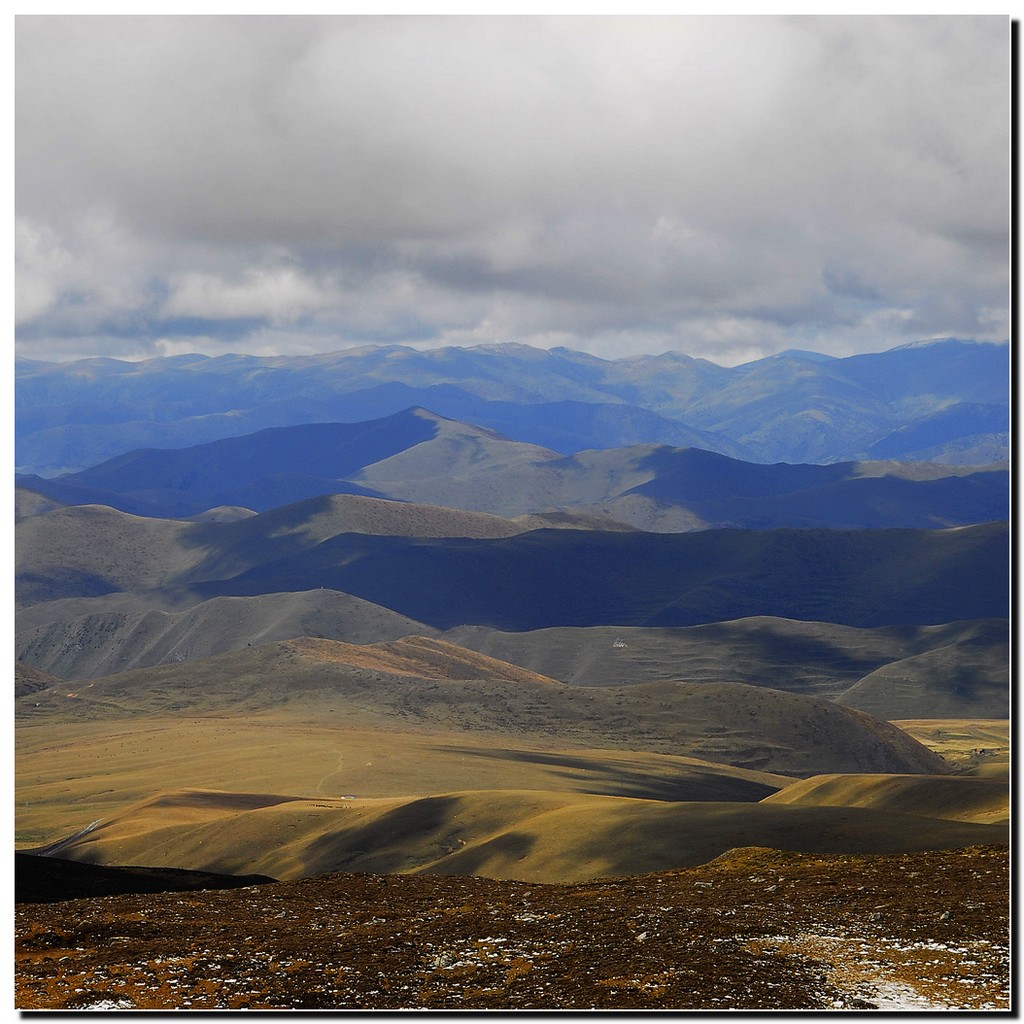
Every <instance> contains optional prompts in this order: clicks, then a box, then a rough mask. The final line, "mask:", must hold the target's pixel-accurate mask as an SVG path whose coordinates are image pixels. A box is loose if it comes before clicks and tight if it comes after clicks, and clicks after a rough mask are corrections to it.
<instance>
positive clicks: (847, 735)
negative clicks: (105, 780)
mask: <svg viewBox="0 0 1024 1024" xmlns="http://www.w3.org/2000/svg"><path fill="white" fill-rule="evenodd" d="M324 708H328V709H331V717H333V716H334V715H338V716H340V717H339V718H337V719H336V720H337V721H339V723H341V722H344V723H345V724H349V725H360V726H362V727H371V726H373V727H377V728H391V727H395V726H405V725H410V726H414V727H415V728H425V729H430V730H433V731H435V732H450V733H455V734H457V735H461V734H463V733H468V734H479V733H484V734H487V735H502V734H504V735H509V736H513V737H518V738H519V740H520V741H523V740H527V739H529V740H531V741H532V742H534V743H536V742H541V743H543V744H550V745H552V746H557V745H559V744H570V745H576V746H585V747H597V746H600V747H608V748H624V749H632V750H644V751H648V752H652V753H666V754H676V755H685V756H688V757H694V758H699V759H702V760H707V761H715V762H720V763H725V764H731V765H735V766H738V767H742V768H747V769H754V770H760V771H769V772H775V773H780V774H787V775H809V774H820V773H822V772H826V771H840V772H851V771H880V772H894V771H897V772H907V771H909V772H936V771H938V772H942V771H945V770H947V769H946V766H945V764H944V762H943V761H942V760H941V758H939V757H937V756H936V755H934V754H932V753H931V752H930V751H928V750H927V749H926V748H924V747H923V746H921V745H920V744H919V743H917V742H916V741H914V740H911V739H910V738H909V737H908V736H907V735H906V734H905V733H903V732H902V731H901V730H899V729H897V728H895V727H894V726H891V725H889V724H888V723H885V722H882V721H880V720H878V719H874V718H872V717H871V716H869V715H866V714H864V713H863V712H859V711H855V710H852V709H847V708H843V707H840V706H838V705H836V704H834V703H831V702H828V701H823V700H819V699H817V698H813V697H805V696H800V695H797V694H788V693H782V692H780V691H775V690H769V689H765V688H759V687H751V686H746V685H743V684H738V683H736V684H730V683H719V684H712V683H684V682H661V683H642V684H636V685H632V686H625V687H605V688H594V687H574V686H568V685H566V684H563V683H559V682H557V681H555V680H553V679H549V678H547V677H544V676H539V675H537V674H535V673H532V672H530V671H528V670H526V669H522V668H519V667H518V666H513V665H510V664H508V663H506V662H500V661H496V660H495V659H492V658H489V657H487V656H485V655H481V654H478V653H476V652H473V651H468V650H466V649H465V648H460V647H457V646H455V645H453V644H449V643H446V642H444V641H441V640H433V639H429V638H417V637H407V638H404V639H402V640H397V641H393V642H389V643H385V644H371V645H368V646H356V645H351V644H343V643H338V642H335V641H330V640H315V639H308V638H307V639H301V640H293V641H284V642H281V643H274V644H267V645H265V646H263V647H258V648H247V649H245V650H244V651H237V652H231V653H227V654H221V655H217V656H215V657H212V658H206V659H200V660H197V661H191V662H184V663H181V664H174V665H163V666H158V667H155V668H148V669H139V670H135V671H132V672H126V673H122V674H119V675H115V676H107V677H103V678H99V679H95V680H93V681H91V682H90V683H88V684H86V685H84V686H78V687H76V689H75V691H74V694H73V697H70V698H69V697H68V696H67V695H66V693H65V692H64V691H63V690H60V691H52V692H51V691H47V690H43V691H40V692H39V694H38V695H37V697H36V699H35V700H33V702H32V706H31V707H27V706H25V705H24V704H23V705H22V706H21V707H20V708H19V720H20V721H22V722H24V723H26V724H31V723H32V722H34V721H46V720H60V719H62V718H63V717H64V716H67V715H71V716H73V718H74V720H76V721H79V722H83V721H87V720H89V719H97V718H99V719H107V718H109V719H111V720H115V719H122V720H123V719H125V718H136V717H138V716H147V715H163V714H167V713H173V714H176V715H182V716H185V717H198V716H204V715H211V714H220V715H226V714H229V715H232V716H245V715H252V714H263V713H268V714H272V715H273V714H277V713H279V712H285V711H287V712H288V713H291V712H292V711H295V710H297V709H301V710H302V711H303V712H304V713H316V714H322V713H323V709H324Z"/></svg>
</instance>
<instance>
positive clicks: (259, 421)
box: [15, 339, 1009, 476]
mask: <svg viewBox="0 0 1024 1024" xmlns="http://www.w3.org/2000/svg"><path fill="white" fill-rule="evenodd" d="M15 397H16V410H17V413H16V414H17V419H16V446H17V451H16V457H15V461H16V465H17V466H18V467H19V471H20V472H23V473H38V474H41V475H43V476H52V475H55V474H57V473H60V472H67V471H75V470H80V469H84V468H86V467H89V466H93V465H96V464H97V463H99V462H102V461H104V460H105V459H108V458H111V457H113V456H116V455H119V454H123V453H125V452H128V451H131V450H133V449H136V448H139V447H159V448H177V447H186V446H189V445H194V444H198V443H203V442H208V441H212V440H217V439H220V438H226V437H233V436H238V435H241V434H247V433H252V432H254V431H257V430H259V429H262V428H265V427H277V426H289V425H296V424H303V423H331V422H335V423H337V422H361V421H367V420H372V419H378V418H381V417H384V416H388V415H391V414H394V413H396V412H400V411H402V410H403V409H407V408H409V407H411V406H422V407H424V408H427V409H430V410H432V411H433V412H435V413H437V414H439V415H441V416H445V417H448V418H452V419H457V420H464V421H468V422H471V423H475V424H477V425H479V426H482V427H486V428H490V429H493V430H497V431H499V432H501V433H502V434H504V435H506V436H508V437H510V438H512V439H514V440H518V441H522V442H526V443H530V444H535V445H539V446H541V447H545V448H550V449H552V450H554V451H557V452H559V453H560V454H565V455H568V454H574V453H576V452H579V451H585V450H589V449H595V448H619V447H627V446H631V445H636V444H655V445H670V446H673V447H698V448H702V449H705V450H708V451H714V452H719V453H721V454H724V455H729V456H731V457H734V458H738V459H743V460H747V461H753V462H765V463H772V462H816V463H829V462H842V461H854V460H862V459H901V460H904V461H937V462H944V463H949V464H962V465H983V464H987V463H992V462H998V461H1000V460H1002V459H1005V458H1006V457H1007V451H1008V448H1007V445H1008V432H1009V349H1008V347H1007V346H1006V345H991V344H977V343H973V342H964V341H958V340H955V339H945V340H940V341H934V342H929V343H926V344H915V345H910V346H904V347H902V348H897V349H892V350H889V351H887V352H879V353H873V354H868V355H859V356H851V357H848V358H845V359H835V358H831V357H827V356H821V355H818V354H814V353H807V352H795V351H792V352H783V353H780V354H779V355H775V356H770V357H768V358H767V359H762V360H758V361H757V362H753V363H748V364H746V365H743V366H737V367H732V368H728V367H722V366H718V365H716V364H714V363H710V362H708V361H706V360H701V359H692V358H690V357H689V356H685V355H682V354H680V353H674V352H670V353H665V354H663V355H659V356H638V357H632V358H627V359H618V360H606V359H599V358H597V357H595V356H591V355H586V354H584V353H580V352H574V351H571V350H569V349H552V350H550V351H543V350H538V349H532V348H529V347H527V346H523V345H490V346H488V345H484V346H478V347H476V348H466V349H460V348H446V349H438V350H433V351H425V352H420V351H417V350H415V349H412V348H404V347H401V346H397V345H396V346H374V347H367V348H362V349H352V350H347V351H343V352H338V353H333V354H329V355H319V356H299V357H255V356H219V357H216V358H208V357H205V356H201V355H188V356H174V357H167V358H161V359H149V360H144V361H141V362H124V361H119V360H114V359H100V358H97V359H85V360H79V361H76V362H71V363H59V364H57V363H40V362H37V361H33V360H24V359H19V360H18V361H17V367H16V378H15Z"/></svg>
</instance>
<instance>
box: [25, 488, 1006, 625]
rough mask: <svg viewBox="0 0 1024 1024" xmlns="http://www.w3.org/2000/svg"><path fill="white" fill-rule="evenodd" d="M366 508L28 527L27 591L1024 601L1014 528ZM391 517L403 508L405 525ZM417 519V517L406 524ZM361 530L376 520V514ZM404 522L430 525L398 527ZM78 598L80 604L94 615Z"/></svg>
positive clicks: (604, 613)
mask: <svg viewBox="0 0 1024 1024" xmlns="http://www.w3.org/2000/svg"><path fill="white" fill-rule="evenodd" d="M351 504H352V503H351V502H342V503H341V504H339V503H338V502H337V501H335V500H333V499H327V498H325V499H323V500H321V501H314V502H312V503H310V504H306V505H304V506H301V507H298V508H297V507H294V506H292V507H290V508H285V509H280V510H276V511H274V512H272V513H268V514H266V515H264V516H253V517H249V518H245V519H240V520H235V521H228V522H218V523H189V522H180V521H170V520H156V519H148V518H142V517H136V516H131V515H128V514H125V513H122V512H117V511H114V510H113V509H109V508H105V507H99V506H95V507H93V506H75V507H69V508H62V509H57V510H55V511H53V512H49V513H46V514H43V515H37V516H32V517H30V518H28V519H25V520H22V521H21V522H20V523H18V524H17V526H16V531H15V538H16V545H15V548H16V570H17V579H16V600H17V602H18V604H19V606H21V607H25V606H27V605H32V604H41V603H44V602H52V601H57V600H61V599H66V598H85V597H96V596H102V595H109V594H114V593H116V592H120V591H133V592H139V593H143V594H152V593H153V592H154V591H159V592H161V593H163V594H167V595H170V594H172V593H174V592H175V591H177V592H184V593H185V595H186V596H182V597H178V598H177V599H176V601H177V604H178V606H179V607H180V606H181V605H182V604H183V603H184V604H186V605H187V604H195V603H198V602H199V601H201V600H206V599H210V598H213V597H222V596H236V597H240V596H256V595H259V594H266V593H284V592H297V591H307V590H314V589H318V588H320V587H324V588H326V589H330V590H337V591H341V592H343V593H349V594H353V595H355V596H357V597H361V598H363V599H364V600H366V601H370V602H371V603H373V604H377V605H381V606H383V607H385V608H389V609H391V610H392V611H395V612H398V613H399V614H401V615H404V616H406V617H408V618H411V619H414V620H416V621H418V622H425V623H427V624H428V625H430V626H432V627H434V628H437V629H447V628H451V627H453V626H457V625H463V624H474V625H486V626H491V627H494V628H497V629H504V630H532V629H540V628H544V627H548V626H555V625H564V626H591V625H621V626H628V625H633V626H681V625H696V624H698V623H701V622H715V621H721V620H728V619H736V618H745V617H748V616H754V615H771V616H777V617H782V618H792V619H807V620H818V621H831V622H838V623H842V624H846V625H854V626H880V625H893V624H914V625H926V624H937V623H943V622H952V621H956V620H965V619H975V618H992V617H996V618H999V617H1004V616H1005V614H1006V610H1007V607H1008V600H1009V590H1008V587H1009V582H1008V563H1007V560H1006V554H1007V543H1008V538H1007V527H1006V525H1005V524H998V523H994V524H986V525H981V526H971V527H963V528H958V529H950V530H857V531H840V530H760V531H750V530H707V531H703V532H700V533H689V534H653V533H645V532H639V531H632V532H630V531H623V530H622V529H621V527H620V528H619V529H618V530H579V529H551V528H545V529H529V527H530V526H531V525H536V522H537V521H529V520H527V521H521V522H519V523H516V524H513V526H512V527H511V529H513V530H518V531H524V530H525V532H518V533H515V534H514V535H512V536H494V534H495V533H499V534H500V533H508V532H509V530H510V527H509V525H508V524H507V523H501V522H498V523H495V522H494V520H493V519H486V520H480V519H478V518H473V517H464V516H461V515H460V514H459V513H454V514H449V513H443V512H437V511H436V510H435V511H434V512H429V513H428V512H424V511H423V510H416V509H409V510H408V511H407V512H406V511H405V510H404V509H403V508H402V507H401V506H397V507H396V506H386V505H375V506H374V507H373V509H371V510H369V513H368V514H371V515H372V516H376V517H377V521H378V522H379V523H380V526H379V529H380V530H381V532H380V533H377V534H374V533H366V532H341V533H333V531H334V530H336V529H341V530H345V528H346V527H345V523H346V522H351V520H350V519H349V518H348V517H349V515H350V513H351V512H352V508H351V507H350V506H351ZM358 507H359V508H360V509H361V510H362V512H366V511H367V510H366V508H365V506H358ZM385 512H386V513H387V515H388V516H390V515H391V513H394V516H392V517H391V521H390V522H387V521H386V517H384V513H385ZM406 515H408V517H409V521H410V525H402V524H403V521H404V520H403V517H404V516H406ZM382 517H384V518H382ZM416 522H418V523H419V524H420V525H419V526H415V525H411V524H413V523H416ZM539 522H540V523H542V524H544V525H546V523H547V521H546V520H543V519H542V520H540V521H539ZM363 523H364V524H365V519H364V520H363ZM353 525H355V526H356V528H359V522H358V519H357V521H356V522H354V523H353ZM563 525H573V524H572V521H570V523H569V524H563ZM362 528H363V529H367V527H366V526H365V525H363V527H362ZM397 529H406V530H408V531H409V533H410V534H415V533H416V532H419V533H420V534H421V535H420V536H415V535H413V536H410V535H395V534H394V533H392V532H391V531H392V530H397ZM467 533H468V534H470V536H465V534H467ZM431 534H434V535H431ZM436 534H440V536H437V535H436ZM481 534H482V536H481ZM170 600H171V599H170V597H168V601H170ZM77 607H78V610H77V611H75V612H74V613H73V614H76V615H78V614H83V610H82V608H81V606H80V605H79V606H77ZM36 624H40V623H39V622H38V621H37V622H36Z"/></svg>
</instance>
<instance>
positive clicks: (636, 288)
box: [14, 15, 1010, 365]
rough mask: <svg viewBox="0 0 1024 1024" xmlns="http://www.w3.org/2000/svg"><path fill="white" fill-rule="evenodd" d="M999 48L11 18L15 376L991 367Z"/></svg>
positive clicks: (863, 33) (933, 24)
mask: <svg viewBox="0 0 1024 1024" xmlns="http://www.w3.org/2000/svg"><path fill="white" fill-rule="evenodd" d="M1009 32H1010V29H1009V21H1008V19H1007V18H1006V17H998V16H993V17H970V18H968V17H953V16H938V17H922V16H906V17H886V16H865V17H781V16H768V17H763V18H758V17H753V16H737V17H718V18H715V17H698V16H680V17H667V16H662V17H625V16H618V17H583V16H575V17H538V16H528V17H497V16H479V17H461V16H451V17H448V16H428V17H417V16H390V17H365V16H337V17H305V16H302V17H268V16H250V17H244V16H241V17H240V16H212V17H201V16H192V15H190V16H182V17H157V16H136V17H124V16H91V17H75V16H21V17H19V18H17V19H16V25H15V53H16V63H15V136H16V140H15V142H16V145H15V191H16V213H15V224H14V228H15V236H16V246H15V277H16V288H15V307H16V308H15V312H16V320H17V328H16V348H17V352H18V354H19V355H23V356H26V357H29V358H36V359H47V360H65V359H72V358H79V357H83V356H96V355H105V356H113V357H116V358H126V359H140V358H145V357H149V356H156V355H177V354H182V353H190V352H204V353H207V354H210V355H218V354H221V353H225V352H244V353H250V354H254V355H272V354H273V355H281V354H285V355H287V354H307V353H313V352H329V351H336V350H340V349H344V348H349V347H352V346H356V345H364V344H368V343H382V344H411V345H415V346H417V347H421V348H434V347H440V346H445V345H459V346H466V345H477V344H484V343H501V342H518V343H523V344H528V345H534V346H537V347H540V348H551V347H554V346H566V347H569V348H575V349H579V350H582V351H587V352H591V353H593V354H595V355H598V356H602V357H605V358H617V357H623V356H630V355H634V354H641V353H658V352H665V351H672V350H674V351H680V352H685V353H687V354H690V355H694V356H700V357H704V358H708V359H711V360H713V361H715V362H718V363H721V364H724V365H735V364H737V363H741V362H745V361H748V360H750V359H756V358H759V357H761V356H764V355H769V354H771V353H773V352H777V351H781V350H784V349H787V348H800V349H811V350H814V351H820V352H827V353H830V354H833V355H850V354H853V353H856V352H863V351H880V350H883V349H887V348H891V347H894V346H896V345H900V344H905V343H908V342H912V341H918V340H922V339H926V338H937V337H949V336H955V337H959V338H971V339H976V340H991V341H1003V340H1005V339H1006V338H1007V336H1008V334H1009V256H1008V246H1009V217H1010V213H1009V191H1010V181H1009V155H1010V150H1009V145H1010V60H1009V56H1010V55H1009Z"/></svg>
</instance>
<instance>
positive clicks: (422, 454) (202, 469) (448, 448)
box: [19, 408, 1009, 532]
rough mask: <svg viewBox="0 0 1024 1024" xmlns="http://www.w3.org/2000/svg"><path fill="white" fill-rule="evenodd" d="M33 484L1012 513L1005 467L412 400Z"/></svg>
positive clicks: (153, 498) (620, 507)
mask: <svg viewBox="0 0 1024 1024" xmlns="http://www.w3.org/2000/svg"><path fill="white" fill-rule="evenodd" d="M19 483H20V484H21V486H22V487H23V488H25V489H26V490H28V491H30V492H32V493H33V494H35V495H36V496H37V497H36V500H35V503H36V506H37V507H39V508H42V507H43V506H42V505H41V504H40V502H41V501H42V500H43V499H44V498H48V499H50V501H52V502H59V503H65V504H79V505H81V504H102V505H108V506H110V507H112V508H119V509H121V510H122V511H125V512H130V513H133V514H135V515H143V516H155V517H165V518H166V517H186V516H196V515H200V514H203V513H207V512H209V511H210V510H211V509H216V508H220V507H222V506H227V507H242V508H249V509H251V510H254V511H257V512H263V511H266V510H269V509H273V508H276V507H278V506H281V505H286V504H291V503H294V502H298V501H301V500H303V499H306V498H313V497H321V496H326V495H336V494H360V495H364V496H372V497H379V498H391V499H395V500H399V501H406V502H416V503H420V504H428V505H440V506H445V507H448V508H460V509H465V510H468V511H478V512H489V513H492V514H496V515H502V516H515V515H522V514H528V513H537V512H554V511H557V512H559V513H563V514H564V513H565V512H575V513H578V514H583V515H597V516H601V517H604V518H608V519H612V520H615V521H616V522H619V523H625V524H628V525H632V526H635V527H638V528H640V529H644V530H656V531H660V532H681V531H686V530H695V529H707V528H712V527H742V528H749V529H760V528H769V527H781V526H795V527H839V528H867V527H872V528H879V527H922V528H929V527H945V526H962V525H967V524H971V523H981V522H990V521H996V520H1001V519H1005V518H1006V517H1007V515H1008V509H1009V490H1008V470H1007V469H1006V468H1005V467H1001V466H987V467H956V466H945V465H941V464H937V463H913V464H905V463H900V462H893V461H886V462H854V463H838V464H832V465H827V466H818V465H789V464H785V463H782V464H777V465H771V466H766V465H759V464H753V463H748V462H741V461H738V460H735V459H731V458H728V457H727V456H723V455H717V454H714V453H711V452H707V451H704V450H702V449H697V448H671V447H668V446H665V445H660V446H655V445H641V446H635V447H631V448H617V449H604V450H599V451H588V452H582V453H580V454H578V455H573V456H560V455H559V454H558V453H556V452H553V451H550V450H548V449H544V448H539V447H537V446H535V445H528V444H524V443H522V442H519V441H511V440H509V439H508V438H505V437H502V436H501V435H500V434H497V433H494V432H493V431H489V430H484V429H482V428H479V427H475V426H472V425H470V424H465V423H459V422H457V421H454V420H448V419H445V418H444V417H441V416H438V415H436V414H435V413H432V412H429V411H428V410H425V409H420V408H413V409H408V410H405V411H403V412H401V413H396V414H394V415H392V416H388V417H385V418H383V419H379V420H371V421H369V422H366V423H354V424H348V423H330V424H327V423H324V424H307V425H303V426H293V427H277V428H268V429H267V430H264V431H259V432H257V433H255V434H247V435H242V436H240V437H234V438H228V439H225V440H221V441H212V442H209V443H208V444H203V445H197V446H194V447H191V448H182V449H140V450H136V451H132V452H129V453H127V454H125V455H121V456H118V457H116V458H114V459H111V460H109V461H107V462H104V463H101V464H99V465H97V466H93V467H91V468H89V469H86V470H82V471H80V472H77V473H70V474H63V475H61V476H58V477H56V478H52V479H45V478H42V477H38V476H21V477H19Z"/></svg>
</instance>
